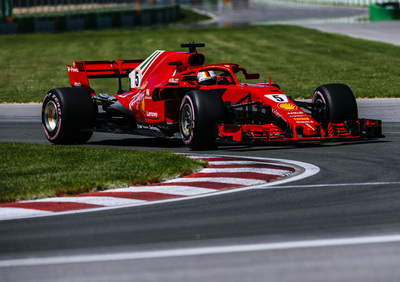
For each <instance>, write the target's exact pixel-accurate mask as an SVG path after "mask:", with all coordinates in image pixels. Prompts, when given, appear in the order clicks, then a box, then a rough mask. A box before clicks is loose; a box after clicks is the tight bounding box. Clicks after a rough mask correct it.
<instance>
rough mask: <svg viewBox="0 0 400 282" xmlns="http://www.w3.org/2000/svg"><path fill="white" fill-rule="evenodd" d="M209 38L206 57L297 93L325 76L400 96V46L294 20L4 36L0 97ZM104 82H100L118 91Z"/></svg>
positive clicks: (367, 91)
mask: <svg viewBox="0 0 400 282" xmlns="http://www.w3.org/2000/svg"><path fill="white" fill-rule="evenodd" d="M191 41H195V42H204V43H206V48H203V49H201V52H202V53H204V54H205V55H206V63H220V62H232V63H239V64H240V65H241V66H243V67H245V68H247V69H248V70H249V71H251V72H260V74H261V78H262V79H261V81H260V82H264V81H268V77H269V76H272V80H273V82H275V83H278V84H279V85H280V86H281V89H282V90H283V91H284V92H285V93H286V94H288V95H291V96H292V97H294V98H298V97H304V98H309V97H310V96H311V94H312V93H313V91H314V89H315V88H316V87H317V86H319V85H321V84H326V83H345V84H347V85H349V86H350V88H351V89H352V90H353V92H354V93H355V95H356V96H357V97H400V80H399V77H400V68H399V67H398V66H399V65H400V56H399V54H400V47H399V46H393V45H390V44H384V43H377V42H372V41H366V40H360V39H354V38H350V37H346V36H341V35H335V34H328V33H322V32H319V31H316V30H310V29H305V28H301V27H295V26H283V25H277V26H247V27H228V28H223V27H221V28H193V29H170V30H167V31H165V30H134V29H122V30H103V31H84V32H77V33H62V34H26V35H11V36H1V37H0V46H1V47H0V89H1V90H0V102H41V101H42V99H43V96H44V94H45V93H46V92H47V91H48V90H49V89H52V88H54V87H64V86H68V85H69V81H68V75H67V71H66V65H67V64H70V63H72V61H74V60H117V59H144V58H146V57H148V56H149V55H150V54H151V53H152V52H153V51H154V50H157V49H158V50H180V44H181V43H184V42H191ZM112 83H113V84H112V86H111V87H110V86H109V85H108V84H105V83H103V82H102V81H100V80H99V81H97V85H96V87H94V89H95V90H96V91H98V92H100V93H109V94H114V93H113V92H114V91H116V89H117V83H116V82H112Z"/></svg>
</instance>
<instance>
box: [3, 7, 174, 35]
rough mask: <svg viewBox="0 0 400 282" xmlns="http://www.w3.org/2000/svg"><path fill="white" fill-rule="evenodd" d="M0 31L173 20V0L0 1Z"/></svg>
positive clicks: (117, 25) (61, 28) (110, 26)
mask: <svg viewBox="0 0 400 282" xmlns="http://www.w3.org/2000/svg"><path fill="white" fill-rule="evenodd" d="M0 2H1V13H0V34H1V33H2V34H5V33H6V34H13V33H28V32H58V31H77V30H84V29H102V28H112V27H127V26H139V25H148V24H155V23H167V22H172V21H176V20H178V19H179V17H180V10H179V5H178V4H176V3H175V0H0Z"/></svg>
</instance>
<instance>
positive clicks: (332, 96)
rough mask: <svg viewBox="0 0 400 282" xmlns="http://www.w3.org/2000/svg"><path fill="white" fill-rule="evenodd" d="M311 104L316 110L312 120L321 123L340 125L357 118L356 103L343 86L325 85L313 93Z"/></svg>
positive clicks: (346, 87)
mask: <svg viewBox="0 0 400 282" xmlns="http://www.w3.org/2000/svg"><path fill="white" fill-rule="evenodd" d="M312 102H313V103H314V104H316V105H317V106H318V107H317V110H316V111H315V112H314V113H313V118H314V119H315V120H317V121H319V122H321V123H325V124H327V123H329V122H332V123H340V122H344V121H345V120H355V119H357V118H358V110H357V102H356V99H355V97H354V94H353V92H352V91H351V89H350V88H349V87H348V86H347V85H345V84H326V85H322V86H319V87H318V88H317V89H315V91H314V95H313V98H312Z"/></svg>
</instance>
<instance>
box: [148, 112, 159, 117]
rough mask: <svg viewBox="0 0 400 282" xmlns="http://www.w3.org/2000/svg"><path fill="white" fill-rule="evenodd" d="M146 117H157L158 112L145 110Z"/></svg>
mask: <svg viewBox="0 0 400 282" xmlns="http://www.w3.org/2000/svg"><path fill="white" fill-rule="evenodd" d="M146 117H155V118H158V113H157V112H146Z"/></svg>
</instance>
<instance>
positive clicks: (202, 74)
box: [197, 70, 217, 85]
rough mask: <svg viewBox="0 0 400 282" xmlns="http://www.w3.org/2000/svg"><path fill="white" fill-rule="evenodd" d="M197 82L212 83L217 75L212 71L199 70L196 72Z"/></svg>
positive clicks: (215, 81)
mask: <svg viewBox="0 0 400 282" xmlns="http://www.w3.org/2000/svg"><path fill="white" fill-rule="evenodd" d="M197 82H198V84H201V85H213V84H216V83H217V75H216V74H215V73H214V71H211V70H210V71H199V72H198V73H197Z"/></svg>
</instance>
